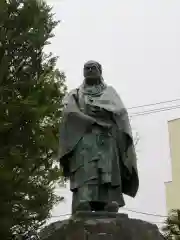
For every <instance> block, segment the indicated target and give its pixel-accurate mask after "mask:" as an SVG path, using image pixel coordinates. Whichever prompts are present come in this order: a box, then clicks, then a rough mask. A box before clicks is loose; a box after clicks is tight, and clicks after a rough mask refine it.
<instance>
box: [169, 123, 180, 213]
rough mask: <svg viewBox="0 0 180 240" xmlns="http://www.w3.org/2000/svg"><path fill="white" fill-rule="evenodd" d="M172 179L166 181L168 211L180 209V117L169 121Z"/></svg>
mask: <svg viewBox="0 0 180 240" xmlns="http://www.w3.org/2000/svg"><path fill="white" fill-rule="evenodd" d="M168 130H169V145H170V151H171V163H172V181H170V182H167V183H166V204H167V211H169V210H171V209H174V208H179V209H180V119H175V120H172V121H169V122H168Z"/></svg>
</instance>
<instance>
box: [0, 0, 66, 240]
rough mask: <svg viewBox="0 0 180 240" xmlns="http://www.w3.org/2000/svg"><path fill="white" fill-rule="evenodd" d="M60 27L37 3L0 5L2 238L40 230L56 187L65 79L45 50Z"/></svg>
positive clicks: (14, 0) (11, 0)
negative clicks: (56, 29)
mask: <svg viewBox="0 0 180 240" xmlns="http://www.w3.org/2000/svg"><path fill="white" fill-rule="evenodd" d="M57 24H58V22H57V21H55V20H54V17H53V14H52V10H51V8H50V7H49V6H48V5H47V4H46V3H45V2H44V1H38V0H1V1H0V236H1V238H2V239H4V240H5V239H11V234H12V233H13V232H20V233H23V232H25V231H27V230H28V229H29V228H31V227H33V228H34V229H37V228H38V227H39V226H40V225H41V224H43V223H44V221H45V220H46V219H47V218H48V217H49V212H50V210H51V209H52V207H53V205H54V204H55V203H56V202H57V201H58V200H59V199H58V198H57V197H56V196H55V195H54V194H53V190H54V185H55V183H56V181H57V180H58V179H59V178H60V176H61V172H60V171H59V170H58V167H57V166H56V165H57V164H56V158H55V156H56V154H57V149H58V129H59V123H60V119H61V110H62V98H63V97H64V95H65V92H66V86H65V75H64V73H63V72H60V71H59V70H58V69H57V68H56V62H57V57H54V56H53V55H52V53H50V54H48V55H47V54H45V53H44V47H45V46H46V45H47V44H49V39H50V38H51V37H53V33H52V32H53V29H54V28H55V27H56V25H57Z"/></svg>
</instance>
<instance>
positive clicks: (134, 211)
mask: <svg viewBox="0 0 180 240" xmlns="http://www.w3.org/2000/svg"><path fill="white" fill-rule="evenodd" d="M123 209H124V210H126V211H128V212H133V213H138V214H143V215H148V216H154V217H162V218H167V217H168V216H165V215H161V214H155V213H148V212H141V211H137V210H133V209H130V208H123ZM64 216H71V214H70V213H67V214H60V215H57V216H55V215H54V216H51V217H64Z"/></svg>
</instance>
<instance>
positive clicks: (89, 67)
mask: <svg viewBox="0 0 180 240" xmlns="http://www.w3.org/2000/svg"><path fill="white" fill-rule="evenodd" d="M101 77H102V67H101V64H99V63H98V62H96V61H88V62H86V63H85V64H84V78H85V81H86V83H88V84H96V83H98V82H100V81H101Z"/></svg>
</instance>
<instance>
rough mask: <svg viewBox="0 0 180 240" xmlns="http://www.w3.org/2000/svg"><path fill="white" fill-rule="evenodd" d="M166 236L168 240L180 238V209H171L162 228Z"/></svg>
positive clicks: (179, 239)
mask: <svg viewBox="0 0 180 240" xmlns="http://www.w3.org/2000/svg"><path fill="white" fill-rule="evenodd" d="M162 231H163V235H164V238H165V239H167V240H180V210H179V209H173V210H171V211H170V213H169V215H168V217H167V219H166V221H165V226H164V227H163V228H162Z"/></svg>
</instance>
